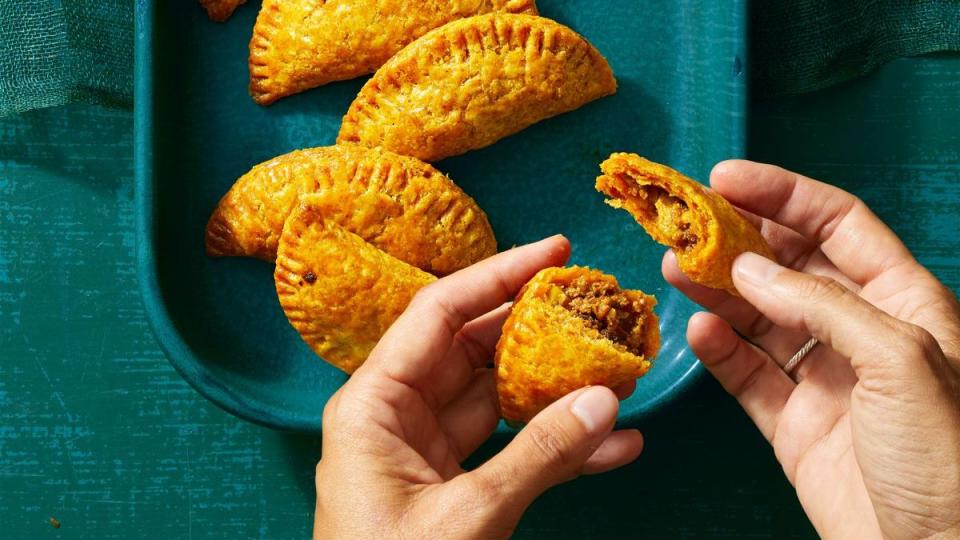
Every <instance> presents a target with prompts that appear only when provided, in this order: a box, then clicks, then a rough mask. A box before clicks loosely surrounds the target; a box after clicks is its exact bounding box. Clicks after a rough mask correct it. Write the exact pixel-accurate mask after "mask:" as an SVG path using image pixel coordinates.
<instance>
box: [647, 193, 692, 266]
mask: <svg viewBox="0 0 960 540" xmlns="http://www.w3.org/2000/svg"><path fill="white" fill-rule="evenodd" d="M639 189H640V193H639V194H640V198H639V201H640V202H641V204H643V205H644V206H645V207H644V208H642V209H641V211H642V212H643V213H644V215H645V217H646V218H647V219H648V220H649V221H650V222H651V224H652V225H653V226H654V227H656V228H657V229H658V230H659V231H660V233H661V234H662V235H663V237H664V238H665V240H666V241H667V243H668V244H670V246H671V247H674V248H676V249H679V250H681V251H685V250H688V249H692V248H693V247H694V246H696V245H697V242H699V241H700V237H699V236H698V235H697V233H696V227H695V226H694V220H693V212H692V211H691V210H690V206H689V205H688V204H687V203H686V201H684V200H683V199H681V198H679V197H675V196H673V195H671V194H670V193H668V192H667V190H665V189H663V188H662V187H660V186H654V185H649V184H648V185H644V186H640V187H639Z"/></svg>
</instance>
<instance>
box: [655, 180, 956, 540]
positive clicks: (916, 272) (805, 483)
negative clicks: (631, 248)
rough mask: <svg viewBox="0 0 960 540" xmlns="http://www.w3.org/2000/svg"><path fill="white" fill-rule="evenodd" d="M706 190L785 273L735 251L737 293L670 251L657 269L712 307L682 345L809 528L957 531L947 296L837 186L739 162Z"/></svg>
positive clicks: (910, 534)
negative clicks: (756, 233)
mask: <svg viewBox="0 0 960 540" xmlns="http://www.w3.org/2000/svg"><path fill="white" fill-rule="evenodd" d="M711 184H712V186H713V188H714V189H715V190H716V191H717V192H718V193H720V194H721V195H723V196H724V197H725V198H727V199H728V200H729V201H730V202H731V203H733V204H735V205H737V206H738V207H740V208H742V209H743V210H746V211H747V212H749V213H752V214H754V215H755V216H756V220H757V221H756V223H757V224H758V225H759V226H760V229H761V231H762V232H763V235H764V237H765V238H766V239H767V241H768V242H769V244H770V245H771V247H772V248H773V250H774V252H775V253H776V255H777V258H778V259H779V260H780V261H781V262H783V263H784V264H785V266H786V267H783V266H780V265H778V264H776V263H773V262H771V261H769V260H767V259H765V258H763V257H760V256H758V255H754V254H749V253H748V254H744V255H742V256H741V257H739V258H738V259H737V261H736V262H735V263H734V267H733V280H734V283H735V285H736V287H737V290H738V291H739V292H740V294H741V295H743V298H735V297H733V296H730V295H728V294H726V293H724V292H721V291H716V290H712V289H706V288H704V287H700V286H698V285H696V284H694V283H692V282H690V281H689V280H688V279H686V278H685V277H684V276H683V274H682V273H680V270H679V268H678V267H677V265H676V258H675V257H674V256H673V255H672V254H671V253H668V254H667V256H666V257H665V258H664V267H663V271H664V276H665V277H666V278H667V280H668V281H669V282H670V283H671V284H673V285H674V286H676V287H677V288H679V289H680V290H681V291H682V292H683V293H684V294H686V295H687V296H689V297H690V298H691V299H693V300H694V301H696V302H698V303H699V304H701V305H703V306H704V307H706V308H707V309H708V310H709V311H710V312H712V313H709V314H708V313H701V314H697V315H695V316H694V317H693V318H692V319H691V320H690V323H689V325H688V328H687V338H688V340H689V342H690V345H691V347H692V349H693V350H694V352H695V353H696V354H697V356H699V358H700V359H701V361H702V362H703V364H704V365H705V366H706V367H707V369H709V370H710V371H711V372H712V373H713V375H714V376H715V377H716V378H717V379H718V380H719V381H720V383H721V384H722V385H723V386H724V388H725V389H726V390H727V391H728V392H730V393H731V394H732V395H733V396H734V397H736V399H737V400H738V401H739V402H740V404H741V405H742V406H743V408H744V409H745V410H746V412H747V414H749V415H750V417H751V418H752V419H753V421H754V422H755V423H756V424H757V427H758V428H759V429H760V431H761V432H763V435H764V436H765V437H766V438H767V440H768V441H770V443H771V444H772V445H773V449H774V451H775V453H776V456H777V459H778V460H779V461H780V463H781V465H782V466H783V469H784V471H785V472H786V475H787V478H788V479H789V480H790V482H791V483H792V484H793V485H794V487H795V488H796V490H797V495H798V496H799V499H800V502H801V504H802V505H803V508H804V510H805V511H806V513H807V515H808V516H809V518H810V520H811V521H812V522H813V525H814V526H815V527H816V529H817V531H818V532H819V533H820V535H821V536H823V537H824V538H850V539H864V538H944V539H946V538H952V539H956V538H960V304H958V302H957V299H956V297H955V296H954V294H953V293H952V292H951V291H950V290H949V289H947V288H946V287H945V286H944V285H943V284H941V283H940V282H939V281H938V280H937V279H936V278H935V277H934V276H933V275H932V274H931V273H930V272H929V271H927V270H926V269H925V268H924V267H923V266H921V265H920V264H919V263H918V262H917V261H916V260H915V259H914V258H913V256H912V255H911V254H910V252H909V251H908V250H907V248H906V247H905V246H904V244H903V243H902V242H901V241H900V239H899V238H897V236H896V235H895V234H894V233H893V231H891V230H890V229H889V228H888V227H887V226H886V225H884V224H883V223H882V222H881V221H880V219H879V218H877V216H876V215H874V214H873V213H872V212H871V211H870V210H869V209H868V208H867V207H866V205H864V203H863V202H862V201H860V200H859V199H857V198H855V197H854V196H853V195H851V194H849V193H846V192H844V191H842V190H840V189H837V188H835V187H832V186H829V185H826V184H823V183H820V182H816V181H814V180H810V179H808V178H804V177H802V176H800V175H797V174H794V173H790V172H787V171H785V170H783V169H780V168H777V167H773V166H770V165H760V164H755V163H750V162H744V161H731V162H724V163H721V164H719V165H718V166H717V167H716V168H714V171H713V173H712V175H711ZM955 233H956V232H954V234H955ZM734 330H736V332H735V331H734ZM738 333H739V335H738ZM741 336H744V337H745V338H746V339H743V338H741ZM810 336H814V337H816V338H818V339H819V340H820V342H821V345H820V346H819V347H817V348H815V349H814V350H813V351H812V352H811V353H810V354H809V355H808V356H807V357H806V358H805V359H804V361H803V363H801V364H800V366H799V368H798V370H797V372H796V374H795V375H796V380H797V381H799V382H795V380H794V379H792V378H791V377H790V376H788V375H787V374H786V373H784V371H783V370H782V368H781V366H782V365H784V364H785V363H786V362H787V360H788V359H789V358H790V357H791V356H792V355H793V354H794V353H795V352H796V351H797V350H798V349H800V347H801V346H802V345H803V344H804V343H805V342H806V341H807V340H808V339H809V337H810Z"/></svg>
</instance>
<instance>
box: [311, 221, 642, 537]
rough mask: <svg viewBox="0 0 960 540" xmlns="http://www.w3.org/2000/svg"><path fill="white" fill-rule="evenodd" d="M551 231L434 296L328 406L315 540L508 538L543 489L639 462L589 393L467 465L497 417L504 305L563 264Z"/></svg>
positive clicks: (429, 292)
mask: <svg viewBox="0 0 960 540" xmlns="http://www.w3.org/2000/svg"><path fill="white" fill-rule="evenodd" d="M569 255H570V244H569V242H567V240H566V239H564V238H562V237H554V238H550V239H547V240H543V241H541V242H538V243H536V244H532V245H529V246H525V247H521V248H517V249H513V250H510V251H507V252H505V253H502V254H500V255H497V256H495V257H492V258H490V259H488V260H486V261H484V262H481V263H479V264H477V265H474V266H472V267H470V268H468V269H466V270H463V271H461V272H458V273H456V274H453V275H452V276H449V277H447V278H444V279H442V280H440V281H437V282H436V283H434V284H432V285H429V286H428V287H426V288H425V289H423V290H422V291H421V292H420V293H419V294H418V295H417V296H416V297H415V298H414V300H413V302H412V303H411V304H410V306H409V307H408V309H407V310H406V312H405V313H404V314H403V315H402V316H401V317H400V319H398V320H397V322H396V323H395V324H394V325H393V326H392V327H391V328H390V330H389V331H388V332H387V334H386V335H385V336H384V337H383V339H382V340H381V341H380V343H379V344H378V345H377V347H376V349H375V350H374V351H373V352H372V353H371V355H370V357H369V358H368V359H367V361H366V363H364V365H363V366H362V367H361V368H360V369H359V370H357V372H356V373H355V374H354V375H353V377H351V378H350V380H349V381H348V382H347V383H346V384H344V386H343V387H342V388H341V389H340V391H338V392H337V393H336V394H334V395H333V397H331V398H330V401H329V402H328V403H327V405H326V408H325V409H324V412H323V428H324V434H323V457H322V459H321V460H320V463H319V464H318V465H317V475H316V484H317V485H316V487H317V508H316V517H315V521H314V537H315V538H484V539H488V538H504V537H507V536H509V535H510V533H511V532H512V531H513V529H514V528H515V527H516V525H517V523H518V521H519V520H520V517H521V515H522V514H523V512H524V510H526V508H527V507H528V506H529V505H530V503H531V502H533V500H534V499H535V498H536V497H537V496H539V495H540V494H541V493H542V492H544V491H546V490H547V489H549V488H550V487H552V486H554V485H556V484H559V483H562V482H565V481H567V480H570V479H572V478H574V477H576V476H578V475H580V474H592V473H599V472H604V471H608V470H611V469H614V468H616V467H620V466H622V465H625V464H627V463H629V462H631V461H633V460H634V459H636V457H637V456H638V455H639V454H640V451H641V449H642V446H643V438H642V437H641V435H640V433H639V432H638V431H636V430H624V431H615V432H611V430H612V429H613V425H614V421H615V419H616V415H617V410H618V407H619V404H618V402H617V396H620V397H621V398H623V397H626V396H627V395H629V394H630V393H631V392H632V391H633V385H632V384H631V385H629V386H628V387H624V388H618V389H617V390H616V395H615V393H614V392H613V391H611V390H609V389H607V388H603V387H591V388H587V389H582V390H579V391H576V392H573V393H572V394H570V395H568V396H566V397H565V398H563V399H561V400H559V401H557V402H556V403H554V404H553V405H551V406H550V407H548V408H546V409H545V410H543V411H542V412H541V413H540V414H539V415H537V416H536V417H535V418H534V419H533V420H532V421H531V422H530V423H529V424H528V425H527V426H526V427H525V428H524V429H523V430H522V431H520V433H519V434H518V435H517V436H516V438H515V439H514V440H513V441H512V442H511V443H510V444H509V445H508V446H507V447H506V448H505V449H504V450H503V451H502V452H500V453H499V454H498V455H497V456H495V457H493V458H492V459H490V460H489V461H488V462H487V463H485V464H483V465H482V466H480V467H479V468H477V469H476V470H474V471H471V472H464V470H463V469H462V468H461V466H460V464H461V462H463V460H464V459H466V458H467V457H468V456H469V455H470V454H471V453H473V451H474V450H476V448H477V447H478V446H479V445H480V444H481V443H482V442H483V441H484V440H486V439H487V438H488V437H489V436H490V434H491V433H492V432H493V430H494V429H495V428H496V425H497V422H498V420H499V418H500V414H499V410H498V404H497V394H496V390H495V386H494V376H493V370H491V369H489V368H488V367H487V366H488V365H489V364H490V362H491V361H492V358H493V352H494V347H495V346H496V342H497V339H498V338H499V336H500V329H501V327H502V326H503V322H504V320H505V319H506V316H507V313H508V306H506V305H505V303H506V302H509V301H511V300H512V299H513V297H514V296H515V295H516V293H517V291H519V289H520V288H521V287H522V286H523V284H524V283H526V282H527V281H528V280H529V279H530V278H532V277H533V275H534V274H536V273H537V272H538V271H539V270H541V269H543V268H546V267H550V266H559V265H563V264H564V263H565V262H566V260H567V258H568V257H569Z"/></svg>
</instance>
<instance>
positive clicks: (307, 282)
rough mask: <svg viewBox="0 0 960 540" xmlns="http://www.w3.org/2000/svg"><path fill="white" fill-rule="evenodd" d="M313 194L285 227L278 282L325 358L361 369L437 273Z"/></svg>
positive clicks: (300, 326)
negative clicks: (388, 248)
mask: <svg viewBox="0 0 960 540" xmlns="http://www.w3.org/2000/svg"><path fill="white" fill-rule="evenodd" d="M324 206H325V202H324V201H322V200H319V198H318V197H317V196H316V195H305V196H304V197H303V198H302V199H301V201H300V203H299V204H298V206H297V209H296V210H295V211H294V212H293V213H292V214H291V215H290V218H289V219H288V220H287V222H286V225H284V228H283V235H282V236H281V238H280V248H279V252H278V255H277V266H276V269H275V271H274V282H275V284H276V287H277V296H278V297H279V298H280V305H281V306H282V307H283V311H284V313H286V315H287V319H288V320H289V321H290V324H292V325H293V327H294V328H296V329H297V331H298V332H300V336H301V337H303V340H304V341H305V342H306V343H307V344H308V345H310V348H312V349H313V350H314V351H315V352H316V353H317V354H318V355H320V357H321V358H323V359H324V360H326V361H327V362H329V363H331V364H333V365H334V366H336V367H338V368H340V369H341V370H343V371H345V372H347V373H353V372H354V371H356V369H357V368H358V367H360V365H361V364H363V362H364V361H365V360H366V359H367V356H368V355H369V354H370V351H372V350H373V348H374V346H375V345H376V344H377V342H378V341H379V340H380V338H381V337H382V336H383V334H384V333H385V332H386V331H387V329H388V328H389V327H390V325H391V324H393V322H394V321H395V320H396V319H397V318H398V317H399V316H400V314H401V313H403V310H404V309H406V307H407V305H408V304H409V303H410V300H412V299H413V296H414V295H415V294H416V292H417V291H418V290H420V289H421V288H422V287H424V286H426V285H428V284H430V283H432V282H433V281H436V279H437V278H435V277H434V276H432V275H430V274H428V273H426V272H424V271H422V270H420V269H418V268H416V267H414V266H411V265H409V264H407V263H405V262H403V261H401V260H399V259H397V258H395V257H392V256H390V255H388V254H387V253H384V252H383V251H381V250H379V249H377V248H376V247H374V246H373V245H371V244H369V243H367V242H365V241H364V240H363V239H362V238H360V237H359V236H357V235H355V234H353V233H351V232H348V231H347V230H346V229H344V228H343V227H341V226H339V225H338V224H336V223H335V222H333V221H330V220H326V219H324V213H325V210H324Z"/></svg>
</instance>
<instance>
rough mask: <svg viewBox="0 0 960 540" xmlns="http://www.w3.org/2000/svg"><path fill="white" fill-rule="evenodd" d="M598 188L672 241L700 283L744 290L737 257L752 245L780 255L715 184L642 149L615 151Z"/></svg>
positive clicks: (654, 232) (662, 239) (765, 253)
mask: <svg viewBox="0 0 960 540" xmlns="http://www.w3.org/2000/svg"><path fill="white" fill-rule="evenodd" d="M600 168H601V170H602V171H603V175H602V176H600V177H599V178H597V183H596V188H597V190H598V191H600V192H602V193H604V194H606V195H607V196H609V197H611V199H610V200H608V201H607V204H609V205H610V206H612V207H614V208H622V209H624V210H626V211H627V212H629V213H630V214H631V215H632V216H633V217H634V219H636V220H637V223H639V224H640V225H641V226H643V228H644V229H645V230H646V231H647V233H648V234H649V235H650V236H651V237H653V239H654V240H656V241H657V242H659V243H661V244H664V245H666V246H670V247H672V248H673V251H674V253H676V255H677V261H678V263H679V265H680V270H682V271H683V273H684V274H686V276H687V277H689V278H690V280H691V281H693V282H694V283H699V284H700V285H704V286H706V287H710V288H713V289H723V290H726V291H727V292H729V293H731V294H734V295H738V293H737V290H736V288H735V287H734V285H733V280H732V278H731V277H730V272H731V268H732V266H733V261H734V259H736V258H737V257H738V256H739V255H740V254H742V253H744V252H746V251H750V252H753V253H757V254H759V255H763V256H764V257H767V258H769V259H775V258H774V255H773V251H772V250H771V249H770V246H769V245H768V244H767V242H766V240H764V239H763V236H761V234H760V231H758V230H757V228H756V227H754V226H753V224H752V223H750V222H749V221H747V219H746V218H745V217H743V215H741V214H740V212H738V211H737V209H736V208H734V207H733V205H731V204H730V203H729V202H727V200H726V199H724V198H723V197H721V196H720V195H719V194H717V193H716V192H714V191H713V190H711V189H709V188H707V187H705V186H703V185H701V184H700V183H699V182H697V181H696V180H693V179H691V178H688V177H686V176H684V175H682V174H680V173H679V172H677V171H675V170H673V169H671V168H669V167H666V166H664V165H660V164H658V163H654V162H652V161H648V160H646V159H644V158H642V157H640V156H638V155H636V154H623V153H619V154H613V155H612V156H610V159H608V160H607V161H605V162H604V163H603V164H602V165H601V166H600Z"/></svg>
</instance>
